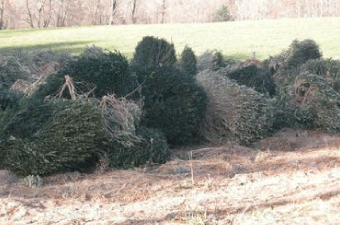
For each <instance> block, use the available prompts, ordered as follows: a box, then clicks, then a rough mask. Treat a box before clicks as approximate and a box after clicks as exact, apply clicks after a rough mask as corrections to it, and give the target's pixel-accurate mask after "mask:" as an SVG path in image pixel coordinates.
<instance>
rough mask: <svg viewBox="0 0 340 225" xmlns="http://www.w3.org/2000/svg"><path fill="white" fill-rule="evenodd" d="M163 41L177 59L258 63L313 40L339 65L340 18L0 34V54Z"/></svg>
mask: <svg viewBox="0 0 340 225" xmlns="http://www.w3.org/2000/svg"><path fill="white" fill-rule="evenodd" d="M147 35H151V36H157V37H162V38H166V39H167V40H168V41H172V42H173V43H174V44H175V47H176V50H177V54H180V53H181V51H182V50H183V49H184V47H185V45H189V46H190V47H192V48H193V50H194V51H195V53H196V54H197V55H200V54H202V53H203V52H205V51H206V50H208V49H211V50H214V49H217V50H221V51H222V53H223V54H224V55H226V56H232V57H235V58H239V59H246V58H249V57H252V56H253V55H255V56H256V57H258V58H260V59H265V58H267V57H268V56H271V55H275V54H277V53H280V52H281V51H282V50H283V49H286V48H287V47H288V46H289V44H290V43H291V42H292V41H293V40H294V39H296V38H297V39H298V40H303V39H307V38H309V39H313V40H315V41H316V42H317V43H318V44H319V45H320V47H321V50H322V52H323V55H324V57H325V58H330V57H332V58H335V59H340V18H317V19H280V20H264V21H236V22H226V23H205V24H164V25H160V24H156V25H120V26H87V27H69V28H48V29H25V30H4V31H0V40H1V42H0V52H1V51H5V50H10V49H13V48H19V47H22V48H38V49H39V48H52V49H59V50H67V51H70V52H71V53H75V54H77V53H80V52H81V51H82V49H83V48H84V47H85V46H91V45H96V46H100V47H103V48H106V49H109V50H118V51H120V52H122V53H123V54H124V55H126V56H127V57H128V58H131V57H132V56H133V52H134V49H135V47H136V45H137V43H138V42H139V41H140V40H141V39H142V37H143V36H147Z"/></svg>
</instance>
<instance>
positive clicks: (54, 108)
mask: <svg viewBox="0 0 340 225" xmlns="http://www.w3.org/2000/svg"><path fill="white" fill-rule="evenodd" d="M46 109H48V110H46ZM45 110H46V111H49V113H46V111H45ZM29 115H32V116H34V118H33V119H30V118H29ZM20 118H26V119H25V120H26V121H21V120H20ZM12 120H13V121H16V123H15V124H16V125H17V126H14V124H13V122H11V123H9V126H8V127H10V129H6V132H5V133H4V134H2V136H3V137H5V139H3V140H2V142H1V145H0V146H1V147H0V148H1V151H2V152H4V155H5V162H4V163H5V167H6V168H8V169H10V170H11V171H12V172H15V173H17V174H21V175H48V174H52V173H56V172H61V171H65V170H75V169H79V168H88V167H90V166H94V165H95V160H94V159H95V154H96V152H98V151H99V150H100V148H101V147H102V144H103V135H104V122H103V116H102V114H101V112H100V110H99V109H98V107H96V106H95V105H94V104H93V103H91V102H90V101H85V100H65V99H52V100H50V101H48V102H46V103H45V105H41V106H39V107H37V108H36V110H34V109H32V108H24V109H22V110H21V111H19V112H18V113H17V114H15V115H13V118H12ZM27 121H28V122H29V124H30V125H32V126H31V127H27V126H25V125H24V123H25V122H27ZM22 127H23V128H24V130H25V132H23V131H21V130H20V129H21V128H22ZM29 132H31V134H29Z"/></svg>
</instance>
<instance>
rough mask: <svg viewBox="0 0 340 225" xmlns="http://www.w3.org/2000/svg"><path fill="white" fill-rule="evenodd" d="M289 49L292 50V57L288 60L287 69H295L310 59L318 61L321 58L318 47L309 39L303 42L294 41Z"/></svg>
mask: <svg viewBox="0 0 340 225" xmlns="http://www.w3.org/2000/svg"><path fill="white" fill-rule="evenodd" d="M290 48H291V49H292V55H291V57H290V58H289V60H288V66H289V68H296V67H297V66H299V65H302V64H304V63H305V62H307V61H308V60H310V59H318V58H320V57H321V56H322V54H321V52H320V49H319V46H318V45H317V44H316V42H315V41H313V40H310V39H306V40H303V41H297V40H295V41H293V43H292V44H291V46H290Z"/></svg>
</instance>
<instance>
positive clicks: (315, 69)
mask: <svg viewBox="0 0 340 225" xmlns="http://www.w3.org/2000/svg"><path fill="white" fill-rule="evenodd" d="M299 70H300V71H308V72H310V73H313V74H316V75H318V76H321V77H323V78H325V79H331V80H332V82H331V85H332V87H333V88H334V90H335V91H337V92H339V93H340V61H338V60H332V59H314V60H308V61H307V62H306V63H305V64H303V65H302V66H301V67H300V69H299Z"/></svg>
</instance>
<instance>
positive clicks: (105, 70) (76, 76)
mask: <svg viewBox="0 0 340 225" xmlns="http://www.w3.org/2000/svg"><path fill="white" fill-rule="evenodd" d="M60 73H61V74H62V75H70V76H71V78H72V79H73V80H74V81H75V82H76V83H77V82H86V83H88V84H89V85H90V86H91V84H92V85H95V86H96V89H95V90H94V93H95V96H96V97H98V98H100V97H102V96H103V95H106V94H113V93H114V94H116V95H117V96H125V95H127V94H128V93H130V92H131V91H132V90H133V88H134V78H133V77H132V75H131V73H130V71H129V64H128V61H127V59H126V57H125V56H123V55H122V54H120V53H119V52H110V51H105V50H103V49H101V48H98V47H88V48H86V49H85V50H84V51H83V52H82V54H81V55H80V56H78V57H76V59H75V60H72V61H69V63H67V64H66V65H65V66H64V67H63V68H62V69H61V71H60Z"/></svg>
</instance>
